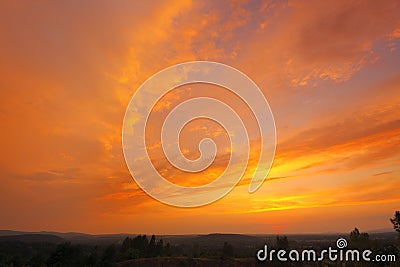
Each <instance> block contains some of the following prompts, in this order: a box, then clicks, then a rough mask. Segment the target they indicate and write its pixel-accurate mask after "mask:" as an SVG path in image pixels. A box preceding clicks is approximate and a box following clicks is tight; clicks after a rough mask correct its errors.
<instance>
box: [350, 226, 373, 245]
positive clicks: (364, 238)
mask: <svg viewBox="0 0 400 267" xmlns="http://www.w3.org/2000/svg"><path fill="white" fill-rule="evenodd" d="M350 247H351V248H358V249H367V248H371V241H370V239H369V234H368V233H361V232H360V231H359V230H358V228H354V230H353V231H351V233H350Z"/></svg>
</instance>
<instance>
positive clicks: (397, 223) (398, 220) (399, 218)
mask: <svg viewBox="0 0 400 267" xmlns="http://www.w3.org/2000/svg"><path fill="white" fill-rule="evenodd" d="M390 221H391V222H392V223H393V229H394V230H395V231H396V232H398V233H400V211H396V212H395V213H394V217H393V218H391V219H390Z"/></svg>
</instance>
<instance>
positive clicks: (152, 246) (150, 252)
mask: <svg viewBox="0 0 400 267" xmlns="http://www.w3.org/2000/svg"><path fill="white" fill-rule="evenodd" d="M147 256H148V257H155V256H156V236H155V235H152V236H151V239H150V242H149V245H148V247H147Z"/></svg>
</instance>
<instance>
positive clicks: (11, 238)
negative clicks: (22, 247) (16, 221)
mask: <svg viewBox="0 0 400 267" xmlns="http://www.w3.org/2000/svg"><path fill="white" fill-rule="evenodd" d="M16 241H19V242H23V243H53V244H60V243H63V242H65V239H64V238H61V237H59V236H56V235H47V234H18V235H4V236H0V242H16Z"/></svg>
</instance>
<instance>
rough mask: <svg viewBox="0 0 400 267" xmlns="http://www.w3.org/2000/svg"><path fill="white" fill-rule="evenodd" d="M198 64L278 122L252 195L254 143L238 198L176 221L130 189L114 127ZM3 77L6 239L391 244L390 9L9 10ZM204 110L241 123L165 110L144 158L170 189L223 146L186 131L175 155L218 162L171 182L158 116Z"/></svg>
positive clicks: (0, 27)
mask: <svg viewBox="0 0 400 267" xmlns="http://www.w3.org/2000/svg"><path fill="white" fill-rule="evenodd" d="M194 60H208V61H215V62H220V63H224V64H227V65H229V66H232V67H234V68H236V69H238V70H240V71H242V72H243V73H245V74H246V75H248V76H249V77H250V78H251V79H252V80H253V81H254V82H255V83H256V84H257V85H258V87H259V88H260V89H261V90H262V92H263V93H264V96H265V98H266V99H267V100H268V103H269V105H270V107H271V110H272V113H273V115H274V119H275V124H276V134H277V139H276V155H275V160H274V163H273V166H272V168H271V171H270V173H269V176H268V178H267V180H266V181H265V182H264V183H263V185H262V186H261V187H260V189H259V190H258V191H256V192H255V193H253V194H249V193H248V185H249V181H250V179H251V171H252V170H254V167H255V166H256V165H255V163H254V158H255V157H256V156H257V153H258V152H257V151H258V150H257V146H258V144H257V140H258V139H257V138H256V137H254V139H251V140H250V141H251V144H252V148H255V149H253V150H252V153H251V155H250V161H249V164H248V166H247V171H246V173H245V175H244V177H243V178H242V180H241V181H240V182H239V184H238V185H237V186H236V187H235V188H234V189H233V191H232V192H230V193H229V194H228V195H226V196H225V197H224V198H222V199H220V200H218V201H216V202H214V203H212V204H209V205H206V206H203V207H198V208H177V207H172V206H168V205H165V204H162V203H160V202H158V201H156V200H154V199H153V198H151V197H149V196H148V195H147V194H146V193H144V192H143V191H142V190H141V189H140V188H139V186H138V185H137V184H136V183H135V182H134V180H133V179H132V177H131V174H130V173H129V171H128V168H127V166H126V163H125V160H124V154H123V150H122V123H123V120H124V114H125V110H126V107H127V105H128V103H129V101H130V99H131V98H132V96H133V94H134V93H135V91H136V90H137V88H138V87H139V86H140V85H141V84H142V83H143V82H144V81H145V80H146V79H147V78H149V77H150V76H151V75H153V74H155V73H157V72H158V71H160V70H162V69H164V68H166V67H169V66H172V65H174V64H178V63H182V62H188V61H194ZM0 70H1V75H0V121H1V131H0V132H1V138H0V148H1V150H2V151H1V154H0V182H1V186H0V229H12V230H23V231H42V230H43V231H44V230H45V231H63V232H69V231H76V232H86V233H148V234H152V233H155V234H189V233H215V232H220V233H260V234H262V233H322V232H323V233H325V232H350V231H351V230H352V229H353V228H354V227H358V228H360V229H361V230H362V231H371V230H379V229H386V230H390V229H391V223H390V221H389V218H390V217H391V216H393V214H394V211H395V210H400V194H399V192H400V164H399V163H400V2H399V1H381V2H380V1H293V2H292V1H289V2H287V1H211V0H209V1H208V0H207V1H157V0H154V1H153V0H151V1H83V2H82V1H45V0H41V1H19V2H18V1H3V2H2V3H0ZM203 95H207V96H210V97H215V98H218V99H221V101H225V102H226V103H227V104H229V103H230V104H231V105H232V106H234V107H235V108H236V110H237V111H238V113H240V114H241V116H243V118H247V117H248V114H249V112H250V111H249V109H248V107H246V106H245V105H244V104H243V103H241V102H240V101H239V102H238V101H237V100H235V99H232V98H230V97H229V95H228V94H226V92H224V91H223V89H222V88H218V87H217V86H211V85H199V84H194V85H193V86H184V87H182V88H177V89H175V90H174V91H172V92H171V93H170V94H168V95H166V96H165V97H164V98H163V101H161V102H160V103H158V104H157V105H156V106H155V108H154V113H153V114H152V115H151V116H152V117H151V118H150V119H153V124H151V125H150V126H149V127H151V128H150V129H151V130H150V131H149V132H150V133H151V134H150V135H149V136H147V138H148V139H149V140H148V148H149V155H150V157H151V158H152V160H153V162H154V164H155V165H157V166H156V167H157V169H158V170H159V171H160V173H163V174H164V175H166V176H167V179H169V180H170V181H172V182H174V183H176V184H180V185H186V186H197V185H202V184H205V183H208V182H210V181H212V180H213V179H214V178H215V177H216V176H218V175H219V174H220V173H221V172H222V171H223V169H224V168H225V166H226V164H227V154H229V152H230V151H229V144H228V139H227V138H226V137H227V135H226V133H225V132H224V131H221V128H220V127H219V125H216V124H215V123H212V122H210V121H201V120H199V121H196V123H193V124H192V125H188V127H186V128H187V129H184V130H185V131H186V134H184V135H183V136H182V140H181V143H182V147H183V148H184V151H183V152H184V154H185V155H187V156H188V157H189V158H191V157H192V158H193V159H195V158H196V156H198V151H197V150H196V148H197V145H198V141H199V140H201V138H204V137H214V138H215V141H216V143H217V144H218V148H219V150H218V155H217V158H216V160H215V162H214V164H213V165H212V166H211V167H210V168H209V169H207V170H205V171H204V172H202V173H199V174H185V173H182V172H181V171H177V170H174V169H173V168H172V169H171V168H170V167H168V166H167V165H168V164H167V163H168V162H167V161H166V160H165V159H163V157H162V149H161V148H160V146H159V145H157V144H158V140H159V138H160V131H159V130H160V127H161V123H162V121H163V118H164V117H165V116H166V115H167V114H168V112H169V111H170V110H171V109H172V108H173V107H174V106H175V105H177V104H178V103H180V102H182V101H184V100H187V99H190V98H192V97H196V96H203ZM235 101H236V102H235ZM246 114H247V115H246ZM163 116H164V117H163ZM246 122H247V123H248V125H247V126H248V129H249V135H250V137H252V135H253V134H257V133H254V129H255V125H254V121H251V120H249V121H247V120H246ZM153 133H154V134H153Z"/></svg>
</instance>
